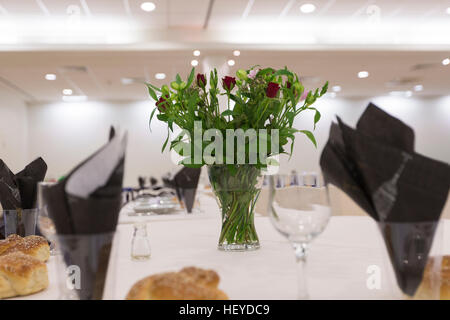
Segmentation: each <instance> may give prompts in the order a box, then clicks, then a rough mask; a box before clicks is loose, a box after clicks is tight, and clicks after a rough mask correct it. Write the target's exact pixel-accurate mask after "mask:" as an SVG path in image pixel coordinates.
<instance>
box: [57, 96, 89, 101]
mask: <svg viewBox="0 0 450 320" xmlns="http://www.w3.org/2000/svg"><path fill="white" fill-rule="evenodd" d="M62 99H63V101H64V102H83V101H86V100H87V97H86V96H63V97H62Z"/></svg>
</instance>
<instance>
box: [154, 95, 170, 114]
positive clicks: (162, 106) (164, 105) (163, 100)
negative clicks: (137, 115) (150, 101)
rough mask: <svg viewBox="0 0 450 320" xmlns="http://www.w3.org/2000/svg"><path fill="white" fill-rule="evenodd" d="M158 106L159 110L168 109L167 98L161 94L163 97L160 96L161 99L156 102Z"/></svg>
mask: <svg viewBox="0 0 450 320" xmlns="http://www.w3.org/2000/svg"><path fill="white" fill-rule="evenodd" d="M156 107H158V110H159V112H164V111H166V108H167V107H168V101H167V98H164V97H163V96H161V98H159V100H158V101H157V102H156Z"/></svg>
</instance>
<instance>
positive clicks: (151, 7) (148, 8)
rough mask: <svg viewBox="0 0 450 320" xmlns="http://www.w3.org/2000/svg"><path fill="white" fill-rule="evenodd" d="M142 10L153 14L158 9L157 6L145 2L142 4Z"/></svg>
mask: <svg viewBox="0 0 450 320" xmlns="http://www.w3.org/2000/svg"><path fill="white" fill-rule="evenodd" d="M141 9H142V10H144V11H145V12H151V11H153V10H155V9H156V6H155V4H154V3H153V2H143V3H141Z"/></svg>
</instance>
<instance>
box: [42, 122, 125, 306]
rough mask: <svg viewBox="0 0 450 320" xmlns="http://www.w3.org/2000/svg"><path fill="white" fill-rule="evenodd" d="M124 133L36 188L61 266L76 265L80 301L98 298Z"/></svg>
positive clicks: (115, 209) (117, 198)
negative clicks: (52, 226)
mask: <svg viewBox="0 0 450 320" xmlns="http://www.w3.org/2000/svg"><path fill="white" fill-rule="evenodd" d="M126 142H127V139H126V135H124V136H118V135H116V134H115V133H114V131H112V134H111V135H110V141H109V142H108V143H107V144H106V145H105V146H104V147H102V148H101V149H100V150H98V151H97V152H96V153H94V154H93V155H92V156H91V157H89V158H88V159H86V160H85V161H83V162H82V163H81V164H80V165H78V166H77V167H76V168H75V169H74V170H72V172H70V173H69V174H68V175H67V176H66V177H65V178H63V179H62V180H60V181H59V182H58V183H57V184H55V185H52V186H49V187H48V188H45V189H44V190H43V191H42V197H43V200H44V202H45V203H46V205H47V209H48V211H49V216H50V217H51V218H52V219H53V221H54V223H55V227H56V231H57V234H58V241H59V244H60V246H61V251H62V252H63V254H64V260H65V262H66V263H67V265H72V264H75V265H78V266H79V267H80V269H81V277H82V278H81V282H82V285H81V289H80V290H79V291H78V292H77V293H78V296H79V297H80V299H83V300H84V299H101V298H102V294H103V287H104V282H105V278H106V271H107V266H108V261H109V255H110V250H111V245H112V240H113V236H114V232H115V230H116V226H117V222H118V218H119V212H120V209H121V201H122V199H121V192H122V182H123V174H124V162H125V148H126Z"/></svg>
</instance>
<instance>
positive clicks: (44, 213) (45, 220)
mask: <svg viewBox="0 0 450 320" xmlns="http://www.w3.org/2000/svg"><path fill="white" fill-rule="evenodd" d="M54 184H55V183H53V182H39V184H38V206H39V216H38V219H37V222H38V226H39V230H40V231H41V233H42V235H43V236H44V237H45V238H47V240H48V241H50V254H51V255H52V256H55V255H57V254H58V250H57V247H56V246H57V245H56V228H55V224H54V223H53V220H52V219H51V218H50V217H49V215H48V210H47V204H46V203H45V201H44V199H43V197H42V193H43V192H44V189H45V188H48V187H51V186H52V185H54Z"/></svg>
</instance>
